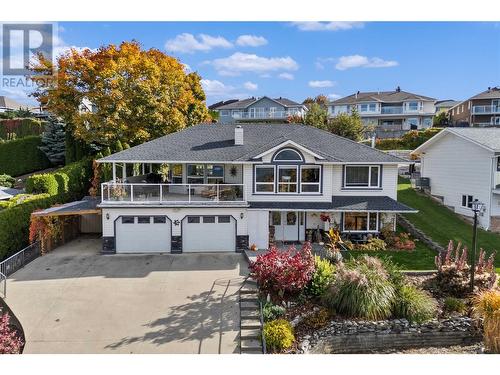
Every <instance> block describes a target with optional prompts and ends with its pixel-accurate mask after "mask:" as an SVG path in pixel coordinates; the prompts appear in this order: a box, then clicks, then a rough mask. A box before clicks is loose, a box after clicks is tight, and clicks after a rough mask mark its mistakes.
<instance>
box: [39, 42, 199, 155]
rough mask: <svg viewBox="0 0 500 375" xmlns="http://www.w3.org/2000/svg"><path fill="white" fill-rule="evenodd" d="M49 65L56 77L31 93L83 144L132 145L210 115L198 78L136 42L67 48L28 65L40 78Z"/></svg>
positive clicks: (174, 62) (194, 122)
mask: <svg viewBox="0 0 500 375" xmlns="http://www.w3.org/2000/svg"><path fill="white" fill-rule="evenodd" d="M52 68H54V71H55V73H54V76H55V79H53V80H52V81H48V80H47V81H39V86H38V87H37V89H36V91H35V92H34V93H33V96H34V97H36V98H37V100H38V101H39V102H40V103H41V104H42V105H44V106H45V107H46V108H47V109H48V110H49V111H50V112H52V113H54V114H56V115H57V116H59V117H61V118H62V119H64V121H65V122H66V124H68V127H69V130H70V131H71V132H72V134H73V136H74V137H75V138H76V139H79V140H82V141H84V142H85V143H87V144H90V143H96V144H99V145H111V144H114V143H115V142H116V141H120V142H122V143H128V144H131V145H136V144H139V143H142V142H145V141H149V140H151V139H154V138H157V137H160V136H163V135H165V134H168V133H172V132H175V131H178V130H180V129H183V128H185V127H187V126H190V125H193V124H197V123H200V122H203V121H206V120H207V119H209V115H208V110H207V108H206V104H205V93H204V91H203V89H202V87H201V83H200V81H201V77H200V76H199V75H198V74H197V73H189V74H187V73H186V72H185V67H184V65H183V64H182V63H181V62H180V61H179V60H177V59H175V58H173V57H171V56H168V55H166V54H165V53H163V52H161V51H159V50H158V49H154V48H152V49H149V50H143V49H141V46H140V44H139V43H137V42H135V41H133V42H123V43H121V44H120V45H119V46H116V45H113V44H111V45H108V46H103V47H101V48H99V49H98V50H90V49H85V50H76V49H71V50H69V51H68V52H66V53H65V54H63V55H61V56H59V57H58V58H57V60H56V66H54V67H53V66H52V62H51V61H49V60H47V59H45V58H44V57H43V56H38V59H37V62H36V63H35V64H34V65H33V66H32V67H31V69H32V71H33V72H34V74H36V75H45V76H47V75H50V74H51V72H52ZM67 130H68V129H67Z"/></svg>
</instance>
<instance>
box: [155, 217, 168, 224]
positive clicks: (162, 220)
mask: <svg viewBox="0 0 500 375" xmlns="http://www.w3.org/2000/svg"><path fill="white" fill-rule="evenodd" d="M166 222H167V218H166V217H165V216H154V217H153V223H155V224H165V223H166Z"/></svg>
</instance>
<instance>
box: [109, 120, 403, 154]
mask: <svg viewBox="0 0 500 375" xmlns="http://www.w3.org/2000/svg"><path fill="white" fill-rule="evenodd" d="M239 126H241V127H242V128H243V132H244V137H243V138H244V144H243V145H235V144H234V129H235V125H230V124H215V125H213V124H206V125H205V124H203V125H196V126H191V127H188V128H186V129H184V130H182V131H179V132H177V133H172V134H169V135H166V136H164V137H161V138H157V139H155V140H153V141H150V142H147V143H143V144H141V145H138V146H135V147H132V148H129V149H127V150H123V151H120V152H118V153H116V154H113V155H110V156H106V157H104V158H102V159H100V161H104V162H112V161H114V162H120V161H129V162H130V161H149V162H176V161H178V162H186V161H200V162H203V161H205V162H207V161H210V162H237V161H240V162H246V161H253V160H254V159H253V158H254V157H256V156H258V155H259V154H261V153H263V152H265V151H267V150H269V149H271V148H273V147H275V146H278V145H280V144H282V143H283V142H286V141H293V142H295V143H297V144H299V145H301V146H303V147H305V148H307V149H309V150H311V151H312V152H314V153H316V154H318V155H320V156H321V157H323V158H324V160H325V161H327V162H339V163H343V162H352V163H357V162H358V163H406V161H405V160H403V159H400V158H397V157H395V156H391V155H389V154H387V153H385V152H382V151H379V150H376V149H373V148H371V147H369V146H365V145H362V144H360V143H357V142H354V141H351V140H349V139H346V138H342V137H339V136H337V135H334V134H331V133H329V132H326V131H324V130H320V129H317V128H314V127H312V126H306V125H296V124H239Z"/></svg>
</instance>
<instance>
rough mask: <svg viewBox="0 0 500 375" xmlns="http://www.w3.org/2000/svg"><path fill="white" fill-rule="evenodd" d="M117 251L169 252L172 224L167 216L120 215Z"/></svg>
mask: <svg viewBox="0 0 500 375" xmlns="http://www.w3.org/2000/svg"><path fill="white" fill-rule="evenodd" d="M115 223H116V237H115V238H116V252H117V253H168V252H170V246H171V242H172V224H171V221H170V219H169V218H168V217H167V216H120V217H118V218H117V219H116V222H115Z"/></svg>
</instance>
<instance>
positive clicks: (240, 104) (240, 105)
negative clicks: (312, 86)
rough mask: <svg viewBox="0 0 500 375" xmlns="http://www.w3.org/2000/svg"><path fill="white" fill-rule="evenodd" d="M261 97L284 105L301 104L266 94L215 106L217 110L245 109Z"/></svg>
mask: <svg viewBox="0 0 500 375" xmlns="http://www.w3.org/2000/svg"><path fill="white" fill-rule="evenodd" d="M262 98H268V99H271V100H274V101H275V102H278V103H279V104H281V105H282V106H284V107H300V106H301V105H302V104H300V103H297V102H294V101H293V100H290V99H287V98H269V97H267V96H263V97H261V98H248V99H242V100H238V101H236V102H232V103H229V104H225V105H221V106H218V107H217V110H221V109H245V108H247V107H248V106H249V105H251V104H253V103H255V102H257V101H259V100H261V99H262Z"/></svg>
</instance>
